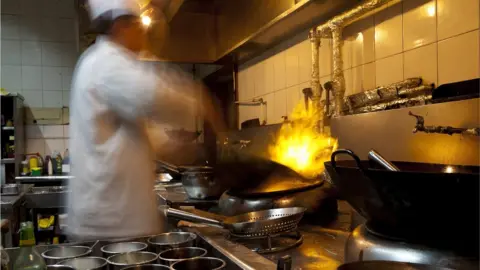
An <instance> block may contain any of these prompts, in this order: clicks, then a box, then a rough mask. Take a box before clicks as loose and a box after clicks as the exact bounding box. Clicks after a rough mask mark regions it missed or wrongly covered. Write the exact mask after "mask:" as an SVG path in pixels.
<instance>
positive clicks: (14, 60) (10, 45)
mask: <svg viewBox="0 0 480 270" xmlns="http://www.w3.org/2000/svg"><path fill="white" fill-rule="evenodd" d="M20 48H21V47H20V41H18V40H3V41H2V65H20V63H21V62H22V56H21V50H20Z"/></svg>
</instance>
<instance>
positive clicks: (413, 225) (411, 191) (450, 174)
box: [325, 150, 480, 256]
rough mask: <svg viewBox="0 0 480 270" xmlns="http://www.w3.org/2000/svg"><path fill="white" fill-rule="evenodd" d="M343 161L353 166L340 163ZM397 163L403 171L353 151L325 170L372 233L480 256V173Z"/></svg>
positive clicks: (473, 168) (339, 152)
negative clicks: (378, 165)
mask: <svg viewBox="0 0 480 270" xmlns="http://www.w3.org/2000/svg"><path fill="white" fill-rule="evenodd" d="M339 155H347V156H349V157H351V158H352V159H353V160H342V161H337V160H336V157H337V156H339ZM393 163H394V164H395V165H396V166H397V167H398V168H399V169H400V171H388V170H385V169H378V168H376V167H374V166H373V165H372V163H369V162H368V161H360V159H359V158H358V157H357V156H356V155H355V154H354V153H353V152H352V151H351V150H337V151H335V152H334V153H333V154H332V156H331V161H330V162H326V163H325V168H326V170H327V171H328V173H329V174H330V177H331V179H332V181H333V183H334V185H335V186H336V187H337V188H338V189H339V193H340V196H341V197H343V198H344V199H345V200H347V201H348V202H349V203H350V204H351V205H352V207H353V208H355V210H357V212H358V213H360V214H361V215H362V216H364V217H365V218H366V219H367V227H368V228H370V229H371V231H373V232H376V233H380V234H385V235H388V236H389V237H394V238H400V239H408V240H409V241H410V242H422V243H425V241H431V242H435V245H436V246H438V247H447V246H448V247H450V248H451V247H452V246H455V247H456V248H463V249H465V250H464V251H466V252H470V253H474V252H477V251H478V239H479V212H480V209H479V204H478V201H479V187H480V186H479V167H478V166H449V165H442V164H429V163H413V162H393ZM476 255H477V256H478V252H477V254H476Z"/></svg>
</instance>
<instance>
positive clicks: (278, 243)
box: [228, 228, 303, 254]
mask: <svg viewBox="0 0 480 270" xmlns="http://www.w3.org/2000/svg"><path fill="white" fill-rule="evenodd" d="M228 239H229V240H230V241H233V242H236V243H238V244H241V245H243V246H246V247H247V248H249V249H250V250H251V251H255V252H257V253H259V254H270V253H275V252H281V251H285V250H288V249H291V248H294V247H298V246H299V245H301V244H302V243H303V236H302V234H301V233H300V231H299V230H298V228H295V229H294V230H292V231H288V232H283V233H279V234H274V235H268V236H261V237H244V236H241V235H235V234H229V236H228Z"/></svg>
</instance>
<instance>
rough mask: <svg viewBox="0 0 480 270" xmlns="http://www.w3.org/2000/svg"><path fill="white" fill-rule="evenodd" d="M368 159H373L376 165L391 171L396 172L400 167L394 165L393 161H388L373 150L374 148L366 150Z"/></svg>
mask: <svg viewBox="0 0 480 270" xmlns="http://www.w3.org/2000/svg"><path fill="white" fill-rule="evenodd" d="M368 159H370V160H373V161H374V162H376V163H377V164H378V165H380V166H382V168H384V169H386V170H389V171H392V172H398V171H400V169H399V168H398V167H397V166H395V165H394V164H393V163H391V162H390V161H388V160H387V159H386V158H384V157H383V156H382V155H380V153H378V152H377V151H375V150H374V149H372V150H370V152H368Z"/></svg>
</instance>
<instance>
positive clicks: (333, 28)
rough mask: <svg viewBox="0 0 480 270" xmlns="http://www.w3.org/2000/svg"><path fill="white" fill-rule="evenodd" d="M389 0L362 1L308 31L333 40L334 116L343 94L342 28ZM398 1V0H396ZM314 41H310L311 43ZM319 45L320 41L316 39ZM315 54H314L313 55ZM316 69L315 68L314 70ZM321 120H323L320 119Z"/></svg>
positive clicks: (338, 112) (315, 60) (314, 62)
mask: <svg viewBox="0 0 480 270" xmlns="http://www.w3.org/2000/svg"><path fill="white" fill-rule="evenodd" d="M391 1H395V0H370V1H367V2H366V3H363V4H361V5H359V6H357V7H355V8H353V9H351V10H349V11H347V12H344V13H342V14H340V15H338V16H335V17H333V18H332V19H331V20H329V21H327V22H326V23H324V24H322V25H320V26H318V27H316V28H315V30H313V31H310V40H312V38H315V39H318V40H319V39H320V38H319V37H321V36H326V35H327V34H330V33H331V35H332V40H333V44H332V46H333V90H334V91H333V94H334V96H335V103H336V104H335V113H334V116H340V115H342V113H343V97H344V95H345V77H344V74H343V63H342V49H341V46H342V44H343V38H342V30H343V27H345V26H346V25H347V24H348V23H351V22H352V21H354V20H355V19H358V18H360V17H361V16H363V15H365V14H367V13H368V12H370V11H373V10H374V9H376V8H379V7H381V6H383V5H385V4H387V3H389V2H391ZM397 1H398V0H397ZM313 42H314V41H312V44H313ZM318 45H319V46H320V45H321V44H320V42H319V41H318ZM315 55H316V56H315ZM312 67H313V68H312V89H314V93H315V90H316V89H315V88H314V87H316V86H314V85H313V84H314V82H316V79H317V78H316V77H315V76H316V75H317V74H319V73H316V71H318V47H316V46H312ZM315 69H316V70H315ZM320 97H321V95H320ZM322 122H323V121H322Z"/></svg>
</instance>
